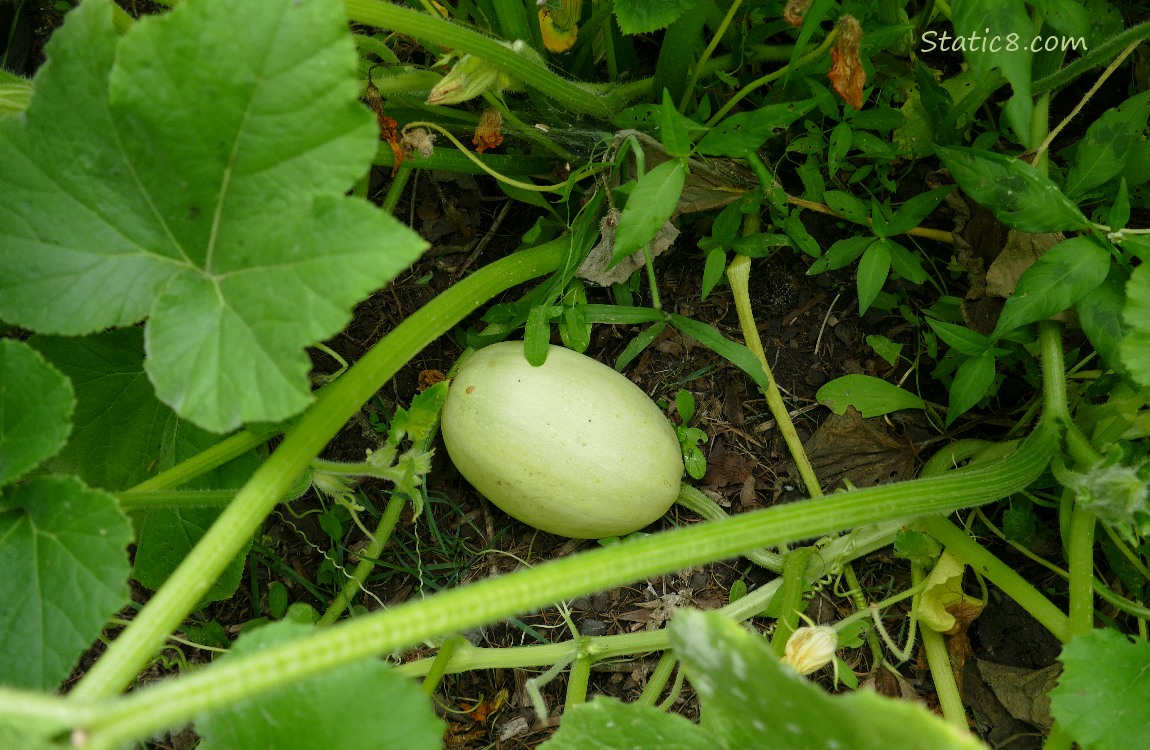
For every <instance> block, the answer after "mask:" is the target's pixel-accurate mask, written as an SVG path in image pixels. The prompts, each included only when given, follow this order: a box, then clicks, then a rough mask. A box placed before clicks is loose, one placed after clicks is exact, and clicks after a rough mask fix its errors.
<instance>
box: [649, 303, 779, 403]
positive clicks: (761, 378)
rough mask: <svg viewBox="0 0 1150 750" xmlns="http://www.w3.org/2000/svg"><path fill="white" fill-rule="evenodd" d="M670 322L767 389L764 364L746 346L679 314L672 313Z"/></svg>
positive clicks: (767, 379) (704, 324)
mask: <svg viewBox="0 0 1150 750" xmlns="http://www.w3.org/2000/svg"><path fill="white" fill-rule="evenodd" d="M670 320H671V325H673V326H675V328H677V329H679V331H680V332H681V333H685V334H687V335H688V336H690V337H691V338H693V339H695V341H698V342H699V343H700V344H702V345H703V346H705V347H707V348H708V349H710V350H711V351H713V352H715V353H716V354H718V355H719V356H721V357H723V358H725V359H726V360H727V361H728V362H730V363H731V364H733V365H734V366H735V367H738V368H739V369H740V370H742V371H743V372H744V373H746V374H747V375H748V376H750V378H751V379H752V380H754V381H755V384H756V385H758V386H759V387H760V388H766V387H767V386H768V384H769V383H770V379H769V378H768V377H767V373H766V372H764V371H763V366H762V364H761V363H760V362H759V360H758V358H757V357H756V356H755V355H754V353H753V352H751V350H750V349H748V348H747V347H746V346H744V345H742V344H739V343H737V342H734V341H731V340H730V339H728V338H726V337H724V336H723V334H721V333H719V332H718V331H717V330H715V328H714V327H713V326H710V325H707V324H706V323H700V322H699V321H697V320H692V319H691V318H688V317H685V316H682V315H679V314H678V313H671V317H670Z"/></svg>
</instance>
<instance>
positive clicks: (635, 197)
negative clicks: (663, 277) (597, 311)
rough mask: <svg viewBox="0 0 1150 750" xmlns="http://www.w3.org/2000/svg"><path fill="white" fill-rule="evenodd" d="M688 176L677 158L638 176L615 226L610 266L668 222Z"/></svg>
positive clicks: (645, 243) (648, 240)
mask: <svg viewBox="0 0 1150 750" xmlns="http://www.w3.org/2000/svg"><path fill="white" fill-rule="evenodd" d="M686 179H687V168H686V167H685V166H684V165H683V163H682V162H680V161H674V160H672V161H665V162H663V163H662V164H660V165H659V166H657V167H655V168H654V169H652V170H651V171H650V172H647V173H646V174H645V175H643V176H642V177H640V178H639V180H638V182H637V183H636V185H635V188H634V189H633V190H632V191H631V195H630V196H628V198H627V205H626V206H625V207H624V208H623V213H622V214H621V215H620V216H619V226H618V227H616V229H615V250H614V253H613V254H612V256H611V263H612V265H613V264H615V263H618V262H619V261H620V260H622V259H623V258H626V257H627V256H628V255H630V254H631V253H634V252H636V251H638V250H641V249H642V248H643V247H645V246H646V245H647V243H648V242H650V241H651V239H652V238H654V236H655V233H656V232H658V231H659V229H660V228H661V227H662V226H663V225H664V224H666V223H667V220H668V219H670V218H671V214H673V213H674V212H675V206H677V205H678V204H679V196H680V195H682V194H683V184H684V183H685V182H686Z"/></svg>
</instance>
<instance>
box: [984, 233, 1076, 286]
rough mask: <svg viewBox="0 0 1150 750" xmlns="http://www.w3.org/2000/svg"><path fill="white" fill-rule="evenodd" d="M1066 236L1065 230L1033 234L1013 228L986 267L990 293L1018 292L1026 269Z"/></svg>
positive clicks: (987, 284)
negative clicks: (992, 260) (1000, 249)
mask: <svg viewBox="0 0 1150 750" xmlns="http://www.w3.org/2000/svg"><path fill="white" fill-rule="evenodd" d="M1063 239H1065V237H1064V235H1063V234H1062V232H1050V233H1048V234H1030V233H1028V232H1019V231H1018V230H1015V229H1011V230H1010V231H1009V232H1008V233H1007V235H1006V245H1005V246H1004V247H1003V248H1002V252H1000V253H999V254H998V257H997V258H995V259H994V262H993V263H991V264H990V268H988V269H987V270H986V294H987V296H990V297H1009V296H1010V295H1012V294H1014V287H1015V286H1017V284H1018V279H1019V277H1021V276H1022V274H1023V273H1024V272H1025V271H1026V269H1028V268H1030V267H1031V266H1032V265H1034V261H1036V260H1038V259H1039V258H1041V257H1042V256H1043V255H1044V254H1045V253H1046V251H1047V250H1049V249H1050V248H1052V247H1054V246H1055V245H1057V244H1058V243H1059V242H1062V240H1063Z"/></svg>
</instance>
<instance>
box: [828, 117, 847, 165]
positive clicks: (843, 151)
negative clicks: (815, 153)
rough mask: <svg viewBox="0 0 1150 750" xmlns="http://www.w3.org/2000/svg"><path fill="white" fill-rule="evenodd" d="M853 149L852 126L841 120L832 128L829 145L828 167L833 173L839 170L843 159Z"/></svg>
mask: <svg viewBox="0 0 1150 750" xmlns="http://www.w3.org/2000/svg"><path fill="white" fill-rule="evenodd" d="M850 149H851V126H850V125H849V124H848V123H845V122H840V123H839V124H838V125H835V127H834V129H833V130H831V136H830V139H829V146H828V148H827V169H829V170H830V172H831V174H835V173H836V172H838V171H839V166H840V165H841V163H842V161H843V159H845V158H846V155H847V152H848V151H850Z"/></svg>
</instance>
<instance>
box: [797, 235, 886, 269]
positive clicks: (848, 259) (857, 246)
mask: <svg viewBox="0 0 1150 750" xmlns="http://www.w3.org/2000/svg"><path fill="white" fill-rule="evenodd" d="M875 242H878V239H877V238H875V237H874V236H872V235H864V236H857V237H847V238H846V239H845V240H838V241H837V242H835V244H833V245H831V246H830V248H828V249H827V251H826V252H825V253H823V255H822V257H821V258H819V259H818V260H816V261H815V262H814V263H812V264H811V267H810V268H808V269H807V275H808V276H814V275H815V274H819V273H823V272H825V271H836V270H838V269H840V268H844V267H846V266H849V265H850V264H851V263H854V262H855V260H856V259H857V258H858V257H859V256H860V255H862V254H863V253H864V252H866V250H867V248H869V247H870V246H871V245H873V244H874V243H875Z"/></svg>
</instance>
